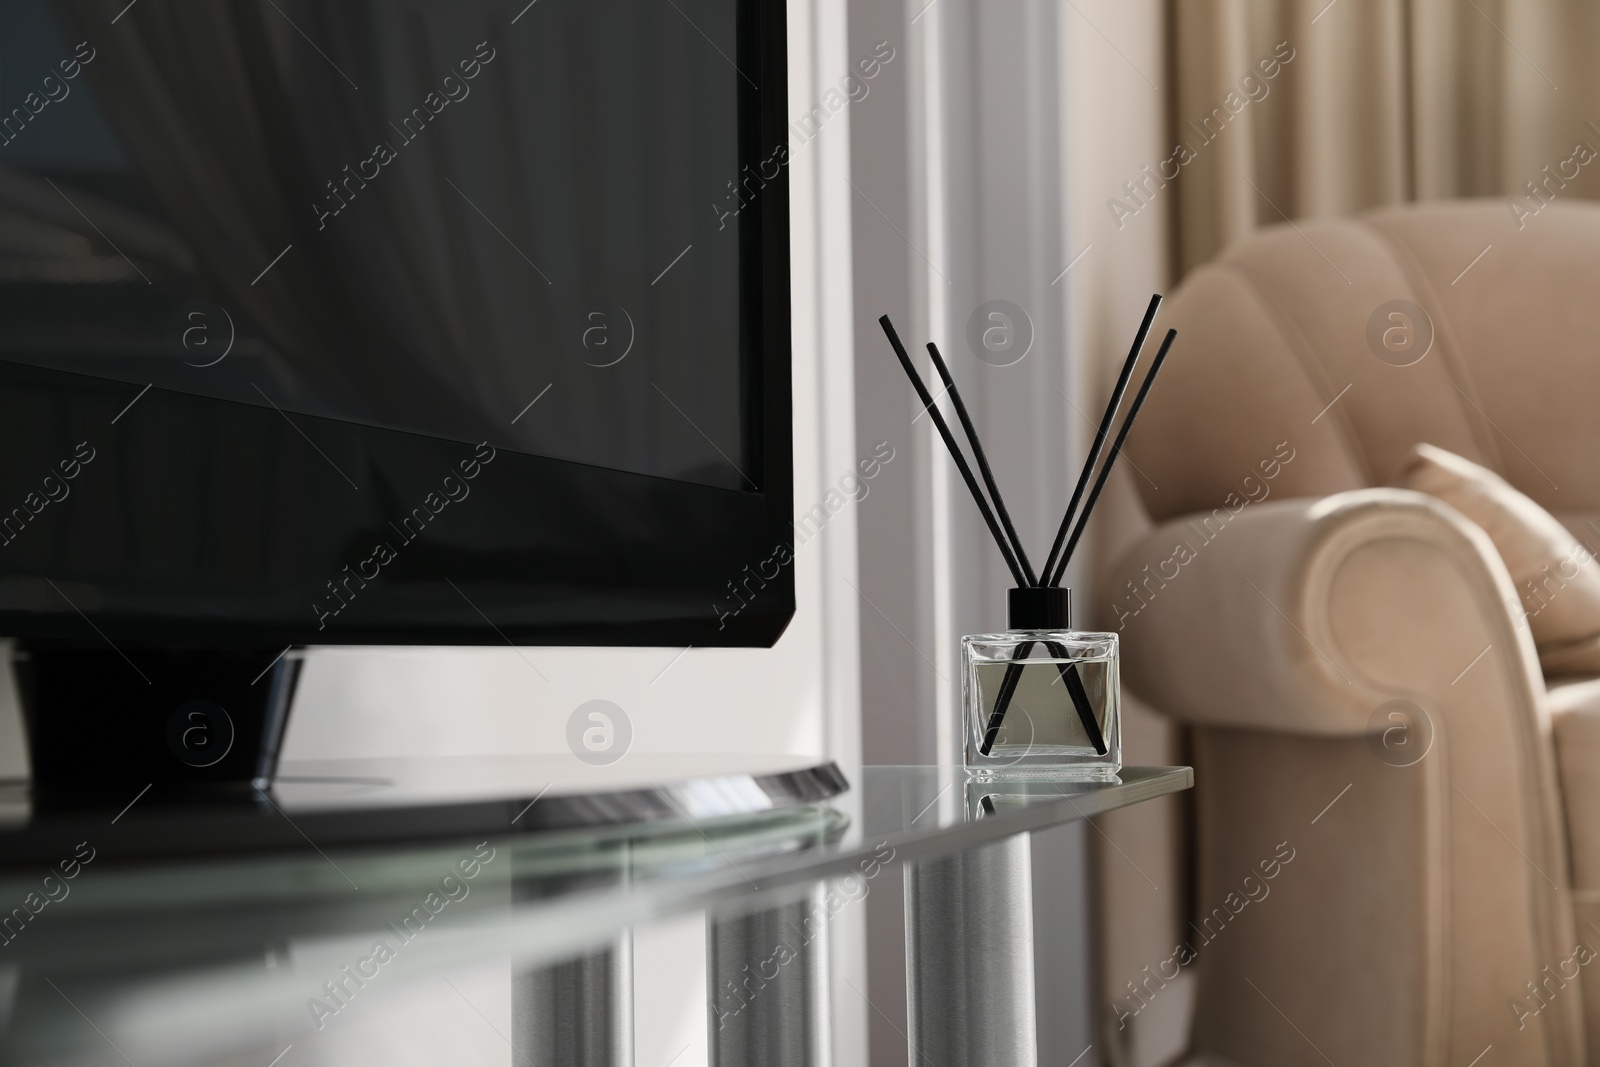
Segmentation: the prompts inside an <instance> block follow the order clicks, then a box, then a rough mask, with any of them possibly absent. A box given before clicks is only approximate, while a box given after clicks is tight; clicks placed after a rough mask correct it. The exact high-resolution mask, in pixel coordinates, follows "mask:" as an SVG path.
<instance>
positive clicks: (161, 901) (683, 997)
mask: <svg viewBox="0 0 1600 1067" xmlns="http://www.w3.org/2000/svg"><path fill="white" fill-rule="evenodd" d="M851 777H852V778H853V780H852V781H851V782H850V785H851V787H852V788H850V789H849V790H848V791H846V792H844V793H842V794H841V795H839V796H837V797H835V798H833V799H831V800H828V801H825V802H817V803H801V804H798V805H795V806H792V807H784V808H776V809H773V810H768V811H764V812H755V813H752V814H743V815H720V816H718V815H711V816H706V815H704V814H703V813H702V815H701V816H700V817H695V816H694V814H693V813H692V812H693V809H686V810H684V811H682V812H680V816H681V817H667V818H661V819H657V820H655V821H653V822H652V823H650V824H649V825H647V826H640V827H637V828H636V830H635V831H628V830H626V829H618V828H617V827H615V826H613V827H609V828H606V829H605V830H604V831H603V832H594V831H589V830H568V831H564V832H560V833H551V834H539V835H533V834H498V835H485V836H481V837H478V836H473V837H462V838H459V839H439V840H433V841H429V842H427V843H425V844H416V845H410V846H396V845H385V846H383V847H377V848H374V847H366V848H355V847H344V848H337V847H335V848H321V847H319V846H318V845H317V844H314V843H313V842H312V841H310V840H302V841H301V842H300V846H299V847H298V848H297V849H295V850H292V851H288V850H285V851H280V852H274V853H272V854H270V855H266V856H241V857H239V858H233V859H226V860H215V861H205V862H197V861H192V860H191V861H184V862H159V863H145V864H142V865H141V864H129V863H126V862H122V863H118V862H115V861H108V860H107V858H106V856H107V855H110V854H111V853H110V850H109V848H108V847H107V843H108V842H110V841H111V840H112V839H113V838H114V836H115V834H116V832H117V827H116V826H111V825H105V826H103V828H102V830H101V831H100V832H99V838H98V840H95V839H91V838H89V837H85V838H81V839H79V840H63V842H62V846H61V856H60V857H59V860H60V862H58V863H41V864H39V865H38V867H37V868H36V869H35V870H28V869H20V870H18V869H10V870H7V871H6V872H5V876H4V878H3V879H0V903H4V904H5V905H6V907H7V908H9V907H10V906H11V905H12V904H16V905H17V906H18V908H19V909H20V911H19V912H18V913H16V914H17V915H18V917H16V918H13V919H11V920H7V922H6V924H5V926H4V933H3V940H4V947H3V948H0V953H3V954H0V1063H60V1064H67V1063H71V1064H100V1063H105V1064H113V1063H115V1064H130V1063H131V1064H133V1065H135V1067H146V1065H147V1064H156V1063H160V1064H209V1063H222V1062H227V1063H240V1064H254V1065H258V1067H268V1065H269V1064H276V1067H302V1065H306V1064H313V1063H315V1064H328V1065H333V1064H340V1065H345V1064H367V1063H373V1064H377V1063H383V1064H396V1063H411V1062H416V1063H419V1064H420V1063H440V1062H448V1063H452V1064H462V1063H474V1064H476V1063H485V1064H491V1063H492V1064H495V1065H497V1067H498V1065H513V1064H522V1065H543V1064H561V1065H568V1064H629V1063H633V1062H634V1043H635V1036H636V1035H635V1030H636V1028H638V1029H639V1030H640V1032H641V1033H643V1031H645V1030H649V1031H650V1033H651V1034H652V1035H655V1047H664V1046H662V1045H661V1042H662V1041H665V1042H666V1044H674V1043H675V1042H678V1041H679V1040H680V1039H681V1042H682V1048H681V1058H680V1059H677V1060H676V1061H675V1062H674V1065H673V1067H688V1065H690V1064H697V1063H717V1064H829V1063H834V1062H845V1061H844V1060H836V1059H835V1052H834V1046H835V1039H836V1035H835V1033H834V1029H833V1014H834V1013H833V1012H832V1011H831V1010H830V1005H832V1004H835V1003H838V1002H839V1001H838V998H840V997H843V996H856V995H858V994H860V991H859V990H852V989H850V988H847V985H846V984H847V983H848V984H850V985H853V984H854V983H851V982H850V978H849V973H850V968H849V967H842V966H836V965H833V963H832V957H833V955H834V954H835V953H837V952H839V951H841V949H840V948H839V947H838V946H839V941H840V931H841V930H842V929H844V928H845V927H846V926H851V924H852V923H853V924H855V925H854V926H852V927H851V928H853V929H857V930H859V924H860V922H861V917H860V913H859V911H855V912H853V911H852V909H857V906H858V903H859V902H860V901H861V900H863V899H864V898H865V896H866V895H867V894H868V893H869V892H871V891H872V887H873V884H874V881H875V880H876V879H877V878H878V877H879V876H880V875H881V874H882V873H883V872H884V871H886V870H889V869H891V868H894V867H900V866H902V865H903V880H904V886H905V889H904V895H905V915H906V921H905V925H906V944H905V956H906V968H907V975H908V986H907V988H908V1003H907V1010H906V1012H905V1017H904V1018H903V1019H898V1020H895V1028H896V1031H897V1032H901V1033H903V1034H904V1035H905V1036H906V1040H907V1043H908V1046H910V1047H914V1048H916V1049H917V1050H918V1053H919V1056H918V1060H919V1062H925V1063H927V1064H929V1065H930V1067H943V1065H944V1064H946V1063H950V1064H958V1063H980V1062H981V1063H1007V1064H1029V1063H1033V1062H1036V1059H1035V1054H1034V1038H1033V1033H1034V1022H1035V1020H1034V1008H1033V1003H1034V1000H1033V963H1032V942H1031V930H1032V919H1033V911H1032V900H1031V895H1030V891H1029V853H1028V832H1029V831H1034V830H1042V829H1045V828H1048V827H1052V826H1057V825H1060V824H1062V823H1066V822H1069V821H1072V820H1076V819H1081V818H1084V817H1087V816H1090V815H1094V814H1096V813H1099V812H1103V811H1107V810H1110V809H1112V808H1117V807H1122V806H1125V805H1127V804H1132V803H1136V802H1138V801H1141V800H1145V799H1149V798H1152V797H1156V796H1160V795H1163V794H1166V793H1172V792H1176V791H1178V790H1182V789H1185V788H1188V787H1189V786H1190V785H1191V784H1192V780H1193V779H1192V773H1191V772H1190V771H1189V770H1188V768H1140V767H1129V768H1125V769H1124V770H1123V772H1122V781H1121V782H1120V783H1115V784H1090V783H1068V782H1048V781H1039V780H1030V781H1025V782H988V783H977V782H969V781H968V780H967V778H966V775H965V772H964V771H962V770H961V769H960V768H936V767H866V768H861V769H859V770H858V771H855V772H854V773H853V775H852V776H851ZM538 803H544V802H543V801H540V802H538ZM537 806H538V804H537V803H536V804H535V808H537ZM314 836H315V835H312V837H313V838H314ZM102 849H104V850H105V851H104V853H102V851H101V850H102ZM97 861H98V862H97ZM62 863H66V864H69V865H70V867H69V866H62ZM68 869H72V870H73V872H74V873H73V876H72V877H71V878H70V879H68V878H66V877H65V872H66V871H67V870H68ZM47 870H54V871H57V874H56V875H54V876H52V877H51V878H49V879H48V880H46V879H45V877H44V876H45V873H46V871H47ZM24 916H25V918H23V917H24ZM841 916H847V918H846V919H844V920H841V918H840V917H841ZM858 950H859V946H847V947H846V949H844V951H846V952H847V953H850V952H856V953H858ZM636 957H638V958H641V959H642V958H645V957H648V958H650V959H652V960H655V961H656V963H655V964H654V965H652V966H651V967H650V968H648V975H647V974H646V971H645V970H641V971H640V972H639V978H638V979H637V980H636V977H635V973H634V961H635V958H636ZM663 960H665V961H666V966H665V970H664V969H663V966H662V965H661V961H663ZM856 973H857V974H858V977H859V972H856ZM861 995H864V994H861ZM662 1035H665V1036H662ZM668 1051H669V1053H670V1052H672V1051H678V1050H676V1049H669V1050H668ZM278 1057H281V1059H278ZM642 1067H664V1064H663V1063H657V1064H642Z"/></svg>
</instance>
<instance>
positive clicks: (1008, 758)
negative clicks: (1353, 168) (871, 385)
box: [878, 295, 1178, 781]
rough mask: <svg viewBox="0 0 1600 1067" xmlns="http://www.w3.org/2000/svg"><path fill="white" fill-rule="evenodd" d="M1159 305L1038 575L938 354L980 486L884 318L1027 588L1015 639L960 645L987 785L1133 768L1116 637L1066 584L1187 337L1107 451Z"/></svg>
mask: <svg viewBox="0 0 1600 1067" xmlns="http://www.w3.org/2000/svg"><path fill="white" fill-rule="evenodd" d="M1160 306H1161V297H1160V295H1156V296H1152V297H1151V298H1150V306H1149V308H1147V309H1146V311H1145V314H1144V320H1143V321H1142V322H1141V323H1140V324H1139V332H1138V333H1137V334H1136V335H1135V336H1134V339H1133V348H1132V349H1131V350H1130V351H1129V353H1128V358H1127V360H1126V361H1125V362H1124V363H1123V365H1122V372H1121V373H1120V374H1119V375H1118V376H1117V384H1116V387H1115V388H1113V389H1112V391H1111V399H1110V400H1109V401H1108V402H1107V404H1106V410H1105V414H1104V415H1103V416H1102V418H1101V420H1100V425H1099V427H1098V428H1097V429H1096V431H1095V436H1094V442H1093V444H1092V445H1091V446H1090V448H1089V455H1088V457H1087V459H1086V460H1085V461H1084V465H1083V470H1082V472H1081V473H1080V474H1079V475H1078V481H1077V484H1076V485H1075V486H1074V488H1073V491H1072V497H1071V499H1070V500H1069V501H1068V503H1067V511H1066V514H1065V515H1063V516H1062V517H1061V525H1060V527H1059V528H1058V529H1057V530H1056V536H1055V541H1054V542H1053V543H1052V544H1051V546H1050V553H1049V555H1047V556H1046V557H1045V561H1044V566H1043V567H1042V568H1041V569H1040V570H1039V571H1038V572H1037V573H1036V572H1035V571H1034V569H1033V566H1032V564H1031V563H1030V561H1029V559H1028V554H1027V552H1026V550H1024V548H1023V547H1022V541H1021V539H1020V538H1019V537H1018V536H1017V531H1016V527H1015V526H1014V525H1013V524H1012V522H1011V514H1010V512H1009V511H1007V510H1006V505H1005V500H1004V499H1003V498H1002V497H1001V495H1000V487H999V486H998V485H997V484H996V482H995V478H994V472H993V471H992V470H991V469H990V467H989V459H988V457H987V456H986V455H985V454H984V451H983V444H982V442H981V441H979V439H978V431H977V429H976V427H974V426H973V424H972V418H971V417H970V416H969V415H968V413H967V406H966V404H965V403H964V402H963V401H962V399H961V391H960V390H959V389H957V388H956V383H955V379H954V378H952V377H951V375H950V368H949V367H947V366H946V365H945V361H944V357H943V356H941V355H940V353H939V348H938V346H937V345H935V344H933V343H931V342H930V343H929V344H928V356H929V357H930V358H931V359H932V361H933V366H934V369H935V370H936V371H937V372H938V374H939V380H940V381H941V382H942V383H943V385H944V390H945V392H946V393H947V394H949V396H950V403H951V406H952V407H953V408H954V409H955V414H956V418H957V419H958V420H959V421H960V423H961V429H962V431H963V433H965V435H966V438H967V443H968V444H969V446H970V447H971V449H972V458H973V460H974V462H975V463H976V464H977V467H978V474H977V475H974V474H973V471H972V467H971V465H969V464H968V462H967V459H966V456H965V455H964V454H963V452H962V449H961V447H960V445H959V444H958V443H957V441H956V438H955V434H953V433H952V432H951V430H950V425H949V423H947V422H946V421H945V418H944V415H943V414H942V413H941V412H940V410H939V407H938V405H937V404H936V403H935V402H934V398H933V396H932V394H930V393H929V392H928V387H927V385H926V384H925V383H924V382H923V380H922V376H921V375H920V374H918V373H917V369H916V367H915V366H913V365H912V363H911V357H910V356H909V355H908V354H907V353H906V349H905V346H904V345H903V344H901V343H900V337H899V335H898V334H896V333H895V329H894V325H893V324H892V323H891V322H890V321H889V316H887V315H884V316H883V317H881V318H880V319H878V324H879V325H880V326H882V327H883V332H884V334H885V335H886V336H887V337H888V338H889V344H890V345H891V346H892V347H893V348H894V354H895V356H896V357H898V358H899V360H900V366H901V367H902V368H903V369H904V370H905V372H906V377H907V378H909V379H910V380H911V386H912V388H913V389H915V390H916V393H917V399H918V400H920V401H921V402H922V406H923V408H924V410H926V411H927V413H928V415H929V417H930V418H931V419H932V421H933V425H934V427H935V428H936V429H937V430H938V432H939V436H940V437H941V438H943V440H944V444H945V448H947V449H948V450H949V452H950V458H951V459H952V460H953V461H954V462H955V465H956V470H958V471H959V472H960V473H961V478H962V481H964V482H965V483H966V486H967V491H968V492H970V493H971V494H972V499H973V501H974V502H975V503H976V504H977V505H978V512H979V513H980V514H981V515H982V516H983V521H984V525H986V526H987V527H988V528H989V534H990V536H992V537H993V538H994V541H995V545H996V546H997V547H998V548H999V549H1000V555H1001V556H1002V557H1003V558H1004V559H1005V563H1006V567H1007V569H1008V570H1010V572H1011V576H1012V579H1013V580H1014V581H1015V582H1016V585H1015V586H1014V587H1013V588H1012V589H1011V592H1010V597H1009V604H1008V607H1009V620H1008V626H1009V629H1007V630H1006V631H1005V632H1004V633H993V634H973V635H970V636H967V637H964V638H962V640H961V656H962V691H963V701H962V705H963V707H962V733H963V735H964V737H963V751H964V752H965V757H966V765H967V769H968V771H969V772H971V773H972V774H973V775H974V776H976V777H978V778H992V777H1041V778H1044V777H1049V778H1067V779H1087V780H1092V781H1116V780H1117V772H1118V771H1120V770H1121V769H1122V737H1121V702H1120V701H1121V683H1120V679H1119V676H1118V668H1117V664H1118V647H1117V635H1116V634H1113V633H1085V632H1080V631H1077V630H1074V629H1072V592H1071V590H1070V589H1063V588H1061V579H1062V577H1063V576H1064V575H1065V574H1066V571H1067V564H1068V563H1070V562H1071V561H1072V553H1073V552H1074V550H1076V549H1077V547H1078V542H1079V541H1080V540H1081V539H1082V537H1083V531H1084V530H1085V528H1086V527H1087V526H1088V523H1089V516H1090V515H1091V514H1092V513H1093V512H1094V506H1095V504H1096V502H1098V501H1099V499H1100V491H1101V490H1102V489H1104V488H1105V484H1106V479H1107V478H1109V477H1110V476H1111V470H1112V467H1113V466H1114V465H1115V464H1116V462H1117V457H1118V456H1119V455H1120V454H1121V453H1122V446H1123V443H1124V442H1126V441H1127V439H1128V432H1129V431H1130V430H1131V429H1132V428H1133V420H1134V419H1135V418H1137V417H1138V415H1139V409H1140V408H1141V407H1142V406H1143V405H1144V400H1145V397H1146V396H1148V395H1149V393H1150V387H1151V385H1153V384H1154V383H1155V379H1156V374H1157V373H1159V372H1160V370H1161V364H1162V363H1163V362H1165V360H1166V358H1167V352H1168V351H1169V350H1170V349H1171V348H1172V342H1173V340H1174V339H1176V338H1177V336H1178V333H1177V331H1176V330H1168V331H1167V335H1166V337H1165V338H1164V339H1163V340H1162V342H1161V347H1160V349H1158V350H1157V352H1156V355H1155V359H1154V360H1153V361H1152V362H1151V364H1150V369H1149V371H1148V372H1147V373H1146V374H1145V378H1144V381H1143V382H1141V383H1140V385H1139V390H1138V392H1137V393H1135V394H1134V398H1133V403H1132V404H1131V405H1130V406H1129V408H1128V414H1127V417H1126V418H1125V419H1123V421H1122V425H1121V426H1120V427H1119V428H1118V429H1117V432H1116V436H1115V437H1114V438H1113V439H1112V443H1111V448H1110V451H1109V452H1107V451H1106V450H1105V445H1106V439H1107V438H1108V437H1111V427H1112V425H1113V424H1114V423H1115V422H1116V418H1117V413H1118V411H1119V410H1120V409H1121V407H1122V399H1123V397H1124V395H1125V394H1126V393H1127V390H1128V384H1129V382H1130V381H1131V380H1132V378H1133V371H1134V368H1135V366H1136V365H1137V364H1138V362H1139V356H1140V353H1141V352H1142V351H1143V349H1144V344H1145V340H1146V338H1147V337H1148V336H1149V334H1150V326H1151V323H1153V322H1154V321H1155V317H1156V309H1157V308H1159V307H1160ZM1102 453H1104V462H1103V463H1102V462H1101V456H1102ZM1097 469H1098V474H1096V470H1097ZM980 476H981V478H982V483H983V484H982V486H981V487H980V485H979V477H980ZM1091 480H1092V483H1093V484H1092V485H1091ZM985 489H987V491H988V495H987V496H985V493H984V490H985ZM1085 490H1087V496H1085ZM1080 504H1081V505H1082V506H1081V508H1080Z"/></svg>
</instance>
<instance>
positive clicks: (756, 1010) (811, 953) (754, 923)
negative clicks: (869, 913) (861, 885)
mask: <svg viewBox="0 0 1600 1067" xmlns="http://www.w3.org/2000/svg"><path fill="white" fill-rule="evenodd" d="M826 893H827V883H826V882H818V883H816V885H814V886H812V887H811V889H810V890H808V891H807V892H806V894H805V896H804V897H802V898H800V899H799V900H795V901H793V902H790V903H785V904H782V905H780V906H778V907H774V908H769V909H767V910H764V911H758V912H753V913H751V914H748V915H740V916H736V917H733V918H726V919H718V918H716V917H715V916H713V917H712V918H711V919H710V921H709V929H708V931H707V937H706V941H707V944H706V950H707V951H706V964H707V966H706V979H707V981H706V984H707V987H708V992H709V994H710V999H711V1006H710V1007H711V1019H710V1041H709V1047H710V1050H711V1064H712V1067H829V1065H830V1064H832V1062H833V1049H832V1043H831V1040H830V1018H829V1015H830V1011H829V1002H828V994H829V990H828V929H827V927H828V920H829V918H830V915H829V912H828V909H827V905H826V903H825V896H826Z"/></svg>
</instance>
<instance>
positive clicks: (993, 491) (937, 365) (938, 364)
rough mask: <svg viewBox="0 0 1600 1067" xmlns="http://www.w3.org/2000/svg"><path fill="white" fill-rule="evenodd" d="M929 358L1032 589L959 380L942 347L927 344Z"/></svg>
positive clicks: (1029, 570)
mask: <svg viewBox="0 0 1600 1067" xmlns="http://www.w3.org/2000/svg"><path fill="white" fill-rule="evenodd" d="M928 355H929V356H931V357H932V358H933V367H934V369H935V370H937V371H938V372H939V380H940V381H942V382H944V388H945V392H947V393H949V394H950V401H951V403H953V404H954V405H955V408H956V418H958V419H960V420H961V428H962V429H963V430H965V431H966V434H967V442H968V443H969V444H970V445H972V455H973V457H974V458H975V459H977V461H978V473H980V474H982V475H983V484H984V485H985V486H987V487H988V489H989V499H990V500H993V501H994V510H995V511H996V512H997V513H998V514H999V516H1000V525H1001V526H1004V527H1005V530H1006V536H1007V537H1009V538H1011V547H1012V549H1013V550H1014V551H1015V552H1016V554H1017V562H1018V563H1020V564H1021V565H1022V575H1023V577H1024V578H1026V579H1028V584H1029V585H1038V584H1039V579H1038V578H1036V577H1035V576H1034V573H1033V567H1032V566H1031V565H1030V564H1029V563H1028V553H1027V552H1025V551H1023V548H1022V538H1020V537H1018V536H1017V528H1016V527H1015V526H1013V525H1011V513H1010V512H1009V511H1007V510H1006V502H1005V500H1004V499H1002V498H1001V496H1000V486H999V485H997V484H996V483H995V480H994V472H993V471H991V470H990V469H989V457H988V456H986V455H984V454H983V444H982V442H980V441H979V440H978V430H977V428H976V427H975V426H973V425H972V419H971V417H970V416H968V415H967V405H966V403H965V402H964V401H963V400H962V399H961V390H960V389H957V388H956V380H955V379H954V378H952V377H951V376H950V368H949V367H947V366H945V362H944V357H943V356H941V355H940V354H939V346H938V345H936V344H934V343H933V342H932V341H929V342H928Z"/></svg>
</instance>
